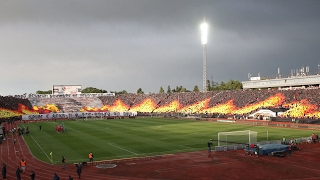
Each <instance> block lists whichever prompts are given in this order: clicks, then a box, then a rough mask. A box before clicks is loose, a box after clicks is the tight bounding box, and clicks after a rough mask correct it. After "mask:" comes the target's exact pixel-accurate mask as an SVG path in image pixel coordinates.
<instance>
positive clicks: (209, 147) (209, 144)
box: [208, 139, 213, 154]
mask: <svg viewBox="0 0 320 180" xmlns="http://www.w3.org/2000/svg"><path fill="white" fill-rule="evenodd" d="M212 144H213V143H212V139H210V141H209V142H208V154H211V146H212Z"/></svg>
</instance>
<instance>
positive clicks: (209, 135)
mask: <svg viewBox="0 0 320 180" xmlns="http://www.w3.org/2000/svg"><path fill="white" fill-rule="evenodd" d="M61 123H64V125H65V126H66V128H67V131H66V132H61V133H58V132H56V131H55V126H56V125H60V124H61ZM19 126H20V127H25V128H26V127H28V128H29V130H30V134H29V135H24V139H25V140H26V142H27V144H28V146H29V148H30V150H31V152H32V154H33V155H34V156H35V157H37V158H38V159H39V160H42V161H45V162H48V163H53V164H59V163H61V156H65V157H66V160H67V163H75V162H83V161H89V159H88V154H89V153H90V152H92V153H93V154H94V160H95V161H98V160H108V159H120V158H130V157H141V156H154V155H162V154H174V153H178V152H190V151H199V150H206V149H207V142H208V141H209V139H214V140H217V139H218V137H217V136H218V133H219V132H225V131H242V130H252V131H257V132H258V141H267V140H280V139H281V138H282V137H283V136H286V138H287V139H289V138H294V137H295V138H299V137H308V136H310V135H311V134H312V133H313V132H314V131H312V130H301V129H289V128H272V127H266V126H249V125H241V124H232V123H218V122H208V121H196V120H187V119H182V120H181V119H167V118H135V119H111V120H110V119H108V120H99V119H96V120H88V121H85V120H80V121H45V122H36V123H25V124H20V125H19ZM39 126H41V127H42V130H41V131H40V128H39ZM315 133H317V132H315ZM214 145H217V144H214ZM50 152H52V162H51V156H50Z"/></svg>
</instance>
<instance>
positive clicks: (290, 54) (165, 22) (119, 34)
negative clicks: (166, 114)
mask: <svg viewBox="0 0 320 180" xmlns="http://www.w3.org/2000/svg"><path fill="white" fill-rule="evenodd" d="M319 9H320V1H319V0H274V1H273V0H264V1H263V0H259V1H256V0H251V1H246V0H101V1H99V0H21V1H15V0H1V1H0V83H1V85H0V95H16V94H23V93H35V92H36V91H37V90H49V89H51V88H52V85H82V87H83V88H86V87H96V88H99V89H104V90H107V91H121V90H126V91H128V92H132V93H133V92H136V91H137V89H138V88H142V90H143V91H144V92H145V93H148V92H159V89H160V87H161V86H162V87H163V88H164V89H165V91H166V90H167V87H168V85H170V86H171V89H172V88H175V87H176V86H183V87H186V88H187V89H189V90H192V89H193V87H194V86H195V85H198V86H199V88H200V90H201V89H202V77H203V76H202V75H203V60H202V59H203V56H202V51H203V46H202V45H201V39H200V36H201V33H200V24H201V22H202V21H203V19H204V18H205V20H206V22H207V23H208V24H209V31H208V43H207V76H208V79H210V80H213V81H215V82H221V81H225V82H226V81H229V80H230V79H234V80H238V81H245V80H248V73H251V74H252V76H257V75H258V73H260V75H261V76H271V75H276V74H277V72H278V68H280V72H281V74H289V73H290V72H291V69H299V68H301V67H302V66H309V67H310V71H317V70H318V64H320V35H319V33H320V10H319Z"/></svg>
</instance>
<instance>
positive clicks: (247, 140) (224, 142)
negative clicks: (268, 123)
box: [218, 130, 258, 146]
mask: <svg viewBox="0 0 320 180" xmlns="http://www.w3.org/2000/svg"><path fill="white" fill-rule="evenodd" d="M257 134H258V132H256V131H250V130H245V131H231V132H219V133H218V146H228V145H233V144H251V143H256V142H257Z"/></svg>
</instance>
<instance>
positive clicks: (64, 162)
mask: <svg viewBox="0 0 320 180" xmlns="http://www.w3.org/2000/svg"><path fill="white" fill-rule="evenodd" d="M61 162H62V169H66V158H64V156H62V160H61Z"/></svg>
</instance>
